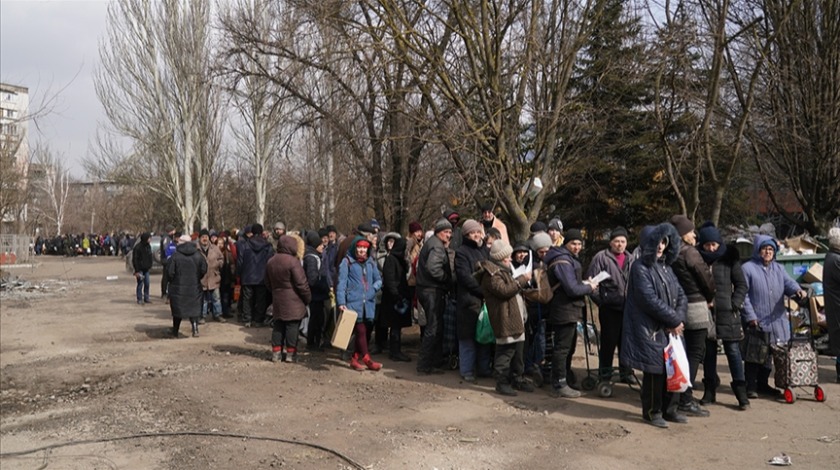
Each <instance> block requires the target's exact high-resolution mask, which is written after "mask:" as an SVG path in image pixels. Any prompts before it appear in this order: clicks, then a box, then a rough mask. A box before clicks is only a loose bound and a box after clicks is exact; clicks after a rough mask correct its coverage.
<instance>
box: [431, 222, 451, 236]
mask: <svg viewBox="0 0 840 470" xmlns="http://www.w3.org/2000/svg"><path fill="white" fill-rule="evenodd" d="M444 230H452V224H451V223H449V221H448V220H446V219H438V221H437V222H435V234H438V233H440V232H443V231H444Z"/></svg>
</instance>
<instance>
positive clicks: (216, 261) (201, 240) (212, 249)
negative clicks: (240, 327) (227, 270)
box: [198, 228, 225, 324]
mask: <svg viewBox="0 0 840 470" xmlns="http://www.w3.org/2000/svg"><path fill="white" fill-rule="evenodd" d="M198 252H199V253H201V256H203V257H204V261H205V262H206V263H207V273H205V274H204V277H203V278H201V290H202V293H203V295H204V302H202V304H201V318H200V319H199V324H204V322H205V321H206V320H205V319H206V318H207V315H208V313H209V314H210V316H212V317H213V319H214V320H216V321H217V322H220V323H224V322H225V319H224V318H222V298H221V295H220V293H219V287H220V286H221V284H222V265H223V264H224V262H225V260H224V255H222V251H221V250H220V249H219V247H218V246H216V244H215V243H213V242H212V241H210V232H209V231H208V230H207V229H206V228H203V229H201V231H200V232H199V236H198Z"/></svg>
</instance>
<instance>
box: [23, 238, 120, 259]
mask: <svg viewBox="0 0 840 470" xmlns="http://www.w3.org/2000/svg"><path fill="white" fill-rule="evenodd" d="M135 241H136V238H135V237H132V236H131V235H130V234H126V233H119V234H117V233H114V232H110V233H105V234H95V233H91V234H85V233H82V234H64V235H57V236H55V237H43V236H41V235H38V236H36V237H35V241H34V242H33V246H32V250H33V252H34V253H35V255H36V256H41V255H61V256H125V255H126V254H127V253H128V251H129V250H131V247H132V246H134V243H135Z"/></svg>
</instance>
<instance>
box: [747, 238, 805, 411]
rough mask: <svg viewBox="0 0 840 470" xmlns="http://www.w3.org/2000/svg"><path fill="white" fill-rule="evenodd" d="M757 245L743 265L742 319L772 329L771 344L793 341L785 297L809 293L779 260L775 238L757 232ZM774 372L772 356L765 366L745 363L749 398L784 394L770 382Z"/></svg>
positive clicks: (751, 324)
mask: <svg viewBox="0 0 840 470" xmlns="http://www.w3.org/2000/svg"><path fill="white" fill-rule="evenodd" d="M753 247H754V248H753V256H752V258H751V259H750V260H749V261H747V262H746V263H744V265H743V270H744V277H745V278H746V279H747V289H748V290H747V297H746V299H744V309H743V311H742V312H741V320H743V322H744V323H745V324H746V325H747V328H760V329H762V330H764V331H768V332H770V342H771V343H777V344H778V343H787V342H788V341H789V340H790V320H789V319H788V317H787V310H786V309H785V305H784V299H785V296H788V297H793V296H798V297H805V296H806V295H807V294H806V293H805V291H803V290H802V288H800V287H799V284H797V283H796V281H794V280H793V279H791V278H790V276H788V274H787V272H785V268H784V267H782V265H781V264H779V263H777V262H776V253H778V251H779V245H777V244H776V241H775V240H773V239H772V238H770V237H768V236H766V235H757V236H756V237H755V241H754V243H753ZM770 372H772V357H770V356H769V355H768V357H767V362H766V363H765V364H764V365H762V364H751V363H747V364H745V366H744V374H745V376H746V379H747V396H748V397H749V398H758V394H759V393H762V394H765V395H770V396H776V395H779V394H780V393H781V392H780V391H779V390H778V389H777V388H775V387H771V386H770V384H769V383H768V379H769V378H770Z"/></svg>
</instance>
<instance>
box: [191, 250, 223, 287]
mask: <svg viewBox="0 0 840 470" xmlns="http://www.w3.org/2000/svg"><path fill="white" fill-rule="evenodd" d="M197 247H198V252H199V253H201V255H202V256H204V260H205V261H207V274H205V275H204V277H203V278H201V287H202V288H203V289H204V290H216V289H218V288H219V286H220V285H221V284H222V265H224V264H225V258H224V256H223V255H222V250H220V249H219V247H218V246H216V245H214V244H212V243H211V244H210V245H208V247H207V250H206V251H205V250H204V248H202V247H201V245H198V246H197Z"/></svg>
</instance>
